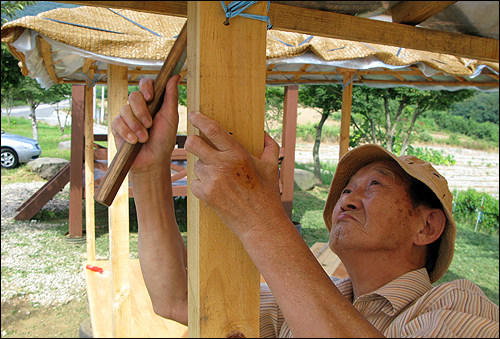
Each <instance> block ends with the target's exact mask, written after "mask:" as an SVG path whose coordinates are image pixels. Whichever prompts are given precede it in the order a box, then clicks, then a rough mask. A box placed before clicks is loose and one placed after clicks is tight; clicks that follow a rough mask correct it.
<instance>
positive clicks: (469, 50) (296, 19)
mask: <svg viewBox="0 0 500 339" xmlns="http://www.w3.org/2000/svg"><path fill="white" fill-rule="evenodd" d="M58 2H64V3H72V4H78V5H87V6H97V7H115V8H126V9H132V10H137V11H143V12H148V13H157V14H165V15H173V16H181V17H185V16H186V14H187V6H186V1H135V2H134V1H58ZM268 16H269V18H270V19H271V23H272V24H273V29H276V30H282V31H288V32H297V33H303V34H312V35H317V36H323V37H326V38H334V39H344V40H352V41H361V42H365V43H375V44H381V45H388V46H396V47H404V48H410V49H416V50H421V51H429V52H435V53H444V54H451V55H455V56H457V57H465V58H470V59H478V60H487V61H493V62H498V61H499V54H498V53H499V51H498V50H499V47H498V39H488V38H482V37H477V36H472V35H466V34H459V33H450V32H443V31H438V30H432V29H427V28H420V27H413V26H409V25H404V24H398V23H392V22H385V21H379V20H373V19H367V18H362V17H356V16H352V15H346V14H339V13H334V12H327V11H321V10H316V9H309V8H303V7H297V6H293V5H283V4H277V3H273V2H271V5H270V7H269V12H268Z"/></svg>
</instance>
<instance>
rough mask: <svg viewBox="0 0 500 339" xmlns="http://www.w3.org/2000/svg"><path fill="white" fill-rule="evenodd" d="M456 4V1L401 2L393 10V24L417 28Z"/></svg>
mask: <svg viewBox="0 0 500 339" xmlns="http://www.w3.org/2000/svg"><path fill="white" fill-rule="evenodd" d="M454 3H456V1H400V2H399V3H398V4H396V5H395V6H394V7H392V8H391V13H392V22H396V23H400V24H405V25H412V26H415V25H418V24H420V23H422V22H424V21H425V20H427V19H429V18H432V17H433V16H434V15H436V14H438V13H439V12H442V11H443V10H445V9H446V8H448V7H450V6H451V5H453V4H454Z"/></svg>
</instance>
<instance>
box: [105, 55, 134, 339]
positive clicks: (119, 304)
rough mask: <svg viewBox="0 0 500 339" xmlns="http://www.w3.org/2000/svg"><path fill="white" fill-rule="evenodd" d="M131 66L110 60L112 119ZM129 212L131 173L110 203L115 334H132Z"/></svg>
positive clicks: (123, 100) (112, 149)
mask: <svg viewBox="0 0 500 339" xmlns="http://www.w3.org/2000/svg"><path fill="white" fill-rule="evenodd" d="M127 98H128V81H127V67H125V66H117V65H112V64H108V104H109V106H108V107H109V111H108V116H109V119H108V123H109V124H111V122H112V121H113V119H114V118H115V117H116V116H118V114H119V113H120V108H121V107H122V106H124V105H126V104H127V102H128V101H127ZM116 151H117V149H116V145H115V139H114V137H113V133H111V128H109V129H108V163H111V160H112V159H113V157H114V156H115V154H116ZM128 216H129V212H128V176H127V177H125V180H124V181H123V184H122V186H121V187H120V189H119V190H118V193H117V194H116V197H115V200H114V201H113V204H112V205H111V206H110V207H109V252H110V256H111V285H112V286H111V288H112V292H111V295H112V302H113V325H112V326H113V337H122V338H123V337H128V336H130V333H131V332H130V330H131V313H130V311H131V310H130V283H129V274H130V273H129V271H130V260H129V217H128Z"/></svg>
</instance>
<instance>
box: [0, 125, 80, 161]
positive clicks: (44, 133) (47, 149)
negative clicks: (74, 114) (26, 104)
mask: <svg viewBox="0 0 500 339" xmlns="http://www.w3.org/2000/svg"><path fill="white" fill-rule="evenodd" d="M2 130H3V131H4V132H7V133H14V134H18V135H22V136H25V137H28V138H33V131H32V127H31V120H29V119H25V118H10V126H9V124H8V122H7V117H5V116H2ZM70 139H71V129H70V128H66V130H65V131H64V138H63V134H62V133H61V130H60V129H59V128H58V127H57V126H52V125H49V124H47V123H45V122H42V121H38V144H39V145H40V147H41V149H42V155H41V156H42V157H46V158H62V159H66V160H70V158H71V151H69V150H60V149H58V146H59V143H60V142H61V141H65V140H70Z"/></svg>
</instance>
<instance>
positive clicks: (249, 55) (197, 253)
mask: <svg viewBox="0 0 500 339" xmlns="http://www.w3.org/2000/svg"><path fill="white" fill-rule="evenodd" d="M266 9H267V3H265V2H258V3H256V4H254V5H252V6H251V7H249V8H247V10H246V11H247V12H249V13H252V14H258V15H264V14H265V13H266ZM224 21H225V17H224V11H222V8H221V3H220V2H218V1H190V2H189V3H188V20H187V22H188V69H189V72H188V82H187V83H188V86H189V87H188V96H189V97H188V111H193V110H196V111H200V112H202V113H203V114H205V115H207V116H208V117H210V118H212V119H214V120H215V121H217V122H218V123H220V124H221V125H222V126H223V127H224V128H225V129H227V130H228V131H230V132H232V133H233V136H234V137H235V138H236V139H237V140H238V141H239V142H241V143H242V144H243V145H244V146H245V147H246V148H247V149H248V151H249V152H250V153H252V154H253V155H255V156H260V154H261V153H262V150H263V146H264V143H263V140H264V113H265V100H264V97H265V79H266V23H265V22H263V21H260V20H252V19H248V18H243V17H235V18H233V19H231V22H230V25H229V26H225V25H224V24H223V22H224ZM228 65H231V67H228ZM194 133H197V132H196V131H195V130H194V128H193V127H192V126H191V124H188V134H189V135H192V134H194ZM194 161H195V159H194V158H193V157H192V155H191V154H189V157H188V186H189V185H190V184H191V182H192V180H193V178H194V173H193V172H194V171H193V168H194ZM188 239H189V240H188V270H189V273H188V279H189V280H188V285H189V286H188V287H189V288H188V304H189V336H190V337H195V338H197V337H201V338H204V337H217V338H224V337H229V336H231V337H240V338H241V337H247V338H249V337H259V303H260V292H259V282H260V275H259V272H258V271H257V269H256V267H255V265H254V264H253V262H252V261H251V259H250V257H249V256H248V254H247V253H246V251H245V249H244V248H243V245H242V244H241V242H240V241H239V239H238V238H237V237H236V236H235V235H234V234H233V233H232V232H231V231H229V230H228V229H227V228H226V226H224V224H223V223H222V222H221V221H220V219H219V217H218V216H217V214H216V213H215V212H214V211H213V210H212V209H211V208H210V207H207V206H206V204H205V203H203V202H200V201H199V200H198V199H196V198H195V197H194V196H193V195H192V194H191V191H189V194H188Z"/></svg>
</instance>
